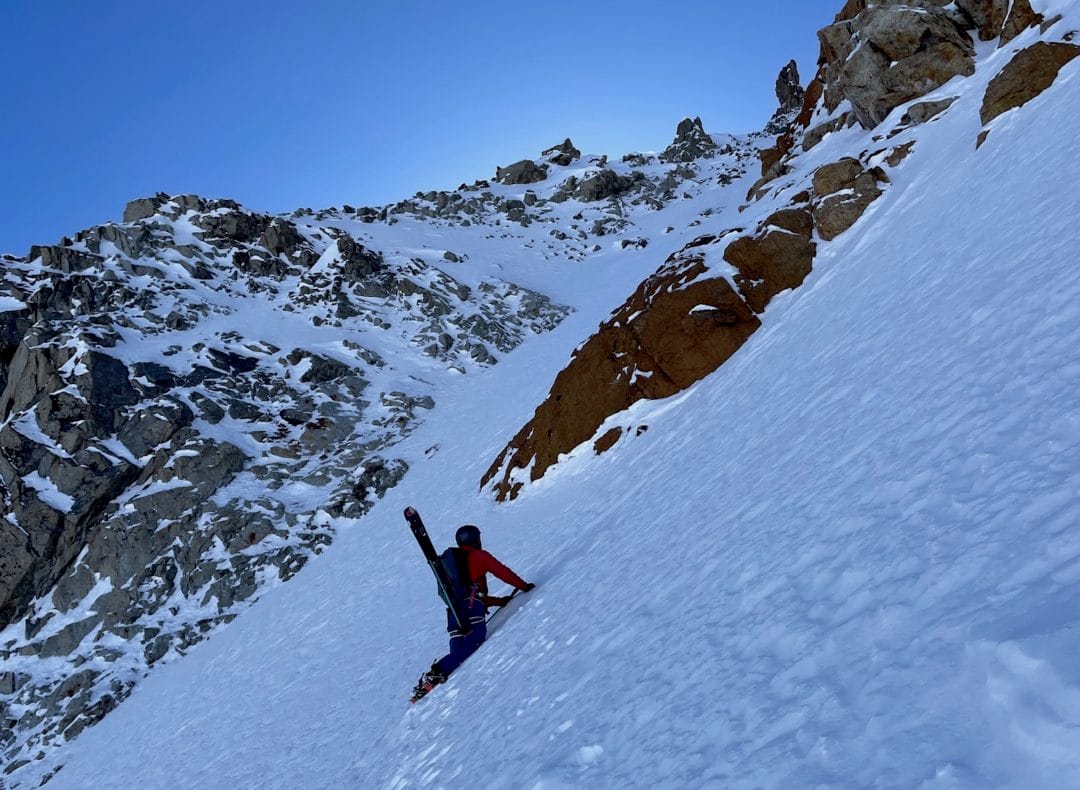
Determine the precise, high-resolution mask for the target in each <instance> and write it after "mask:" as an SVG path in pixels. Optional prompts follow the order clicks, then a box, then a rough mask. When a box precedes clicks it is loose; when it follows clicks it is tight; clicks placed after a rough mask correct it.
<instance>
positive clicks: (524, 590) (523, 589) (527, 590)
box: [521, 582, 536, 592]
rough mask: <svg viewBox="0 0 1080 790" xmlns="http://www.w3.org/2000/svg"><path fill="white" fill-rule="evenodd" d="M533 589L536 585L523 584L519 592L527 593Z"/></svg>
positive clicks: (530, 583)
mask: <svg viewBox="0 0 1080 790" xmlns="http://www.w3.org/2000/svg"><path fill="white" fill-rule="evenodd" d="M535 588H536V585H535V584H533V583H532V582H525V586H524V587H522V588H521V591H522V592H529V591H530V590H533V589H535Z"/></svg>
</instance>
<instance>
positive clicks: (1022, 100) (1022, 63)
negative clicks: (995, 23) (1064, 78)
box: [979, 41, 1080, 124]
mask: <svg viewBox="0 0 1080 790" xmlns="http://www.w3.org/2000/svg"><path fill="white" fill-rule="evenodd" d="M1078 55H1080V46H1077V45H1076V44H1067V43H1065V42H1054V43H1048V42H1045V41H1040V42H1038V43H1036V44H1033V45H1032V46H1030V47H1028V48H1027V49H1023V50H1020V52H1018V53H1016V55H1014V56H1013V59H1012V60H1010V61H1009V63H1008V64H1007V65H1006V66H1005V68H1003V69H1002V70H1001V72H1000V73H998V75H997V76H996V77H994V79H992V80H991V81H990V84H989V85H988V86H987V88H986V94H985V96H984V97H983V104H982V109H981V110H980V112H979V117H980V118H981V120H982V122H983V123H984V124H988V123H990V121H992V120H994V119H995V118H997V117H998V116H999V115H1001V114H1002V113H1004V112H1007V111H1008V110H1011V109H1013V108H1014V107H1021V106H1023V105H1024V104H1027V103H1028V102H1029V101H1031V100H1032V99H1034V98H1035V97H1036V96H1038V95H1039V94H1041V93H1042V92H1043V91H1045V90H1046V89H1047V88H1049V87H1050V86H1051V85H1052V84H1053V83H1054V80H1055V79H1057V75H1058V72H1059V71H1061V68H1062V67H1063V66H1064V65H1065V64H1066V63H1068V62H1070V61H1071V60H1072V59H1073V58H1075V57H1077V56H1078Z"/></svg>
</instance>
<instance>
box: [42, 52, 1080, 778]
mask: <svg viewBox="0 0 1080 790" xmlns="http://www.w3.org/2000/svg"><path fill="white" fill-rule="evenodd" d="M1001 57H1005V56H1004V55H1002V56H1001ZM997 61H1000V62H997ZM995 62H997V65H998V66H1000V65H1001V64H1002V63H1003V62H1004V61H1003V60H1000V58H999V56H996V55H991V56H989V57H988V59H986V60H984V62H983V63H981V64H980V72H979V73H978V74H977V75H976V77H974V78H972V79H971V80H968V81H966V82H964V83H963V84H962V87H961V89H960V92H961V97H960V100H959V101H958V102H957V103H956V104H955V105H954V106H953V107H952V108H951V109H950V110H949V111H948V113H947V114H946V115H945V116H943V117H942V118H941V119H940V120H939V121H937V122H934V123H932V124H929V125H927V126H926V127H925V128H923V129H921V130H920V132H919V134H920V137H919V145H918V146H917V148H916V150H915V152H914V153H913V154H912V156H911V157H910V159H909V160H908V161H907V162H906V163H905V164H904V167H903V168H902V169H900V170H898V171H896V173H895V177H894V179H893V181H894V183H893V185H892V186H891V187H890V188H889V189H888V191H887V192H886V193H885V194H884V195H883V196H882V197H881V198H880V199H879V200H878V201H877V202H876V203H875V204H874V205H873V206H872V207H871V208H870V210H869V211H868V213H867V215H866V216H865V217H864V218H863V220H862V221H861V222H860V223H859V224H858V225H856V226H855V228H854V229H852V230H851V231H850V232H848V233H846V234H845V235H843V236H841V237H840V238H839V239H837V240H836V241H835V242H834V243H832V244H831V245H828V246H827V247H823V248H822V250H821V252H820V253H819V256H818V258H817V260H816V261H815V271H814V273H813V274H812V275H811V277H810V278H809V280H808V281H807V283H806V285H804V286H803V287H802V288H801V289H799V290H798V291H796V292H793V293H789V294H785V295H783V296H782V297H780V298H779V299H777V300H776V301H775V302H774V303H773V304H772V305H771V306H770V308H769V314H768V320H767V321H766V322H765V325H764V326H763V327H762V329H761V330H760V331H759V332H758V333H757V334H755V335H754V337H753V338H751V340H750V341H749V343H748V344H747V346H746V347H745V348H744V349H742V350H741V351H740V352H739V353H738V354H736V356H735V357H733V358H732V359H731V360H730V361H729V362H728V363H727V364H725V365H724V366H723V367H722V368H721V369H720V370H719V371H718V372H717V373H715V374H714V375H712V376H710V377H709V378H707V379H705V380H704V381H702V382H700V383H699V384H698V385H696V386H695V387H693V388H692V389H690V390H688V391H687V392H685V393H683V394H682V395H680V396H677V397H675V398H673V399H670V400H667V401H662V402H652V403H645V402H642V403H639V404H637V405H636V406H635V407H634V408H633V409H632V410H631V412H630V413H628V414H625V415H622V416H621V417H619V418H617V419H620V420H623V421H625V423H626V424H634V425H640V424H647V425H648V426H649V430H648V431H647V432H645V433H644V434H642V435H640V436H637V437H635V438H634V439H633V440H632V441H623V442H621V443H620V444H619V445H617V446H616V447H615V448H614V449H613V450H611V451H610V452H609V453H607V454H605V455H603V456H600V457H593V456H592V454H591V451H590V450H589V449H588V448H587V447H584V448H581V449H579V451H578V452H577V453H575V457H573V458H570V459H567V460H566V461H565V462H563V463H561V464H560V465H559V466H558V467H557V468H555V469H553V470H552V471H550V472H549V473H548V475H547V476H546V477H545V478H544V479H543V480H542V481H540V482H539V483H538V484H537V485H536V486H534V487H532V488H530V489H527V490H526V491H525V493H524V494H523V495H522V496H521V497H520V498H519V499H518V500H517V501H516V502H514V503H513V504H511V505H501V506H495V505H494V504H493V502H491V500H490V498H489V497H487V496H480V495H479V494H477V493H476V486H477V482H478V480H479V477H480V475H481V473H482V472H483V470H484V469H485V468H486V466H487V464H489V463H490V460H491V458H492V457H493V455H494V454H495V453H496V452H497V451H498V450H499V449H500V448H501V447H502V445H503V443H504V442H505V440H506V438H507V435H508V434H509V433H511V432H512V431H514V430H516V428H517V427H518V426H519V425H520V424H522V422H523V421H524V420H525V419H527V418H528V416H529V414H530V413H531V411H532V409H533V407H534V406H535V404H536V403H537V402H539V400H540V399H541V398H542V397H543V395H544V393H545V392H546V390H547V387H548V386H549V384H550V381H551V379H552V377H553V376H554V374H555V373H556V372H557V371H558V370H559V369H560V368H561V367H562V366H563V365H564V364H565V361H566V358H567V355H568V353H569V350H570V349H571V348H572V347H573V346H574V345H575V344H576V343H577V342H579V341H580V339H581V338H583V337H584V336H585V335H586V334H587V333H588V332H589V331H591V328H592V327H593V326H594V325H595V323H596V321H597V320H599V319H600V318H602V317H604V315H606V312H607V310H608V309H610V307H612V306H613V304H614V301H604V300H609V299H610V297H611V296H612V293H613V292H614V291H617V290H619V289H618V288H617V287H616V286H617V285H621V283H618V282H617V280H618V277H619V275H618V273H617V271H616V270H615V269H612V270H609V272H608V274H609V276H610V278H611V279H610V280H609V281H608V284H607V287H605V288H603V289H601V290H600V293H599V294H590V293H588V292H582V291H575V293H576V295H577V302H576V303H575V304H574V306H575V307H576V308H577V309H578V312H577V313H575V314H574V315H573V316H571V317H570V318H569V319H567V320H566V321H565V322H564V323H563V324H562V325H561V326H560V327H559V328H558V329H556V330H555V331H553V332H551V333H549V334H547V335H544V336H540V337H534V338H530V339H529V340H527V341H526V343H525V344H524V345H523V347H522V348H521V350H519V351H518V352H515V353H514V354H512V355H510V356H509V357H508V358H507V359H506V360H505V361H504V362H502V363H500V365H498V366H496V367H495V368H492V369H490V370H488V371H484V372H482V373H480V374H478V375H475V376H469V377H467V378H462V379H461V380H460V382H458V383H456V384H455V385H454V387H453V388H452V389H449V390H447V391H445V392H444V395H443V397H442V399H441V401H440V404H439V406H438V408H437V411H436V413H434V414H433V415H432V417H431V419H430V420H429V421H428V422H427V423H425V424H424V425H423V426H422V427H421V428H419V429H418V430H417V431H416V432H415V433H414V434H412V435H411V436H410V437H409V438H408V439H406V440H405V443H404V446H403V449H402V452H403V453H405V454H406V455H405V457H408V458H409V462H410V464H411V465H412V471H410V473H409V475H408V476H407V477H406V478H405V480H404V481H403V483H402V484H401V485H400V486H398V487H397V488H395V489H393V490H392V491H391V492H390V493H389V494H388V496H387V497H386V499H385V500H383V501H382V502H380V503H379V504H378V505H376V507H375V508H374V509H373V510H372V511H371V512H370V514H369V515H368V516H367V517H366V518H365V519H363V521H357V522H354V523H342V524H340V525H339V528H338V535H339V537H338V539H337V542H336V543H335V546H334V548H333V550H332V551H329V552H327V553H325V554H324V555H323V556H321V557H319V558H316V559H314V560H313V561H312V562H311V564H310V566H309V569H308V570H307V571H305V572H304V573H303V574H300V576H298V577H297V579H295V580H294V581H293V582H292V583H290V584H289V585H288V586H286V587H279V588H276V589H274V590H271V591H270V592H268V593H267V594H266V595H265V596H264V597H263V598H262V599H261V600H260V601H259V603H257V604H256V605H255V606H253V607H252V608H251V609H250V610H249V611H248V612H247V613H246V614H245V615H244V616H243V617H241V618H239V619H238V620H237V621H236V622H235V623H234V624H233V625H232V626H231V627H230V628H228V629H226V630H225V631H224V632H222V633H221V634H219V635H217V636H216V637H215V638H214V639H213V640H211V641H209V642H207V643H205V644H202V645H200V646H198V648H197V649H195V650H193V651H192V653H191V654H190V655H189V656H188V657H187V658H185V660H183V661H181V662H177V663H174V664H171V665H169V666H167V667H164V668H163V669H161V670H160V671H158V672H156V673H155V674H153V675H152V676H151V677H150V678H148V679H147V680H146V681H145V682H144V683H143V684H142V685H141V686H140V687H139V688H138V689H137V690H136V692H135V693H134V694H133V695H132V697H131V698H130V699H129V700H128V701H127V702H125V703H124V705H122V706H121V707H120V708H119V709H118V710H117V711H115V712H114V713H113V714H111V715H110V716H109V717H108V718H107V719H106V720H105V721H104V722H103V723H102V724H100V725H98V726H97V727H94V728H92V729H90V730H88V731H86V732H85V733H84V734H83V735H82V736H81V737H80V738H79V739H78V740H77V741H75V742H74V743H73V744H71V745H70V746H69V747H68V748H67V749H66V750H65V752H66V753H65V754H64V755H63V763H64V767H63V769H62V770H61V771H60V773H59V774H57V775H56V777H55V778H54V779H53V780H52V782H51V783H50V784H51V786H55V787H64V788H67V787H96V788H107V787H140V788H164V787H172V786H175V785H177V784H180V785H184V786H193V787H230V788H240V787H260V788H286V787H290V788H291V787H298V786H301V787H391V788H406V787H474V786H483V787H496V788H499V787H515V788H516V787H528V788H561V787H581V786H588V787H625V786H633V787H655V786H659V787H810V786H822V785H828V786H851V787H867V786H890V787H891V786H901V787H926V788H949V787H965V788H967V787H970V788H975V787H979V788H982V787H1018V788H1019V787H1078V786H1080V669H1078V666H1077V663H1076V655H1077V653H1078V650H1080V628H1078V625H1077V605H1078V603H1080V534H1078V533H1077V529H1076V525H1077V521H1078V516H1080V409H1078V407H1080V396H1078V394H1077V383H1078V381H1080V361H1078V358H1077V352H1076V349H1077V347H1078V341H1080V307H1078V305H1080V272H1078V270H1077V267H1076V257H1077V254H1076V250H1077V241H1078V234H1077V230H1076V225H1075V218H1076V216H1077V214H1078V208H1080V206H1078V203H1080V201H1078V199H1077V194H1076V192H1075V189H1074V185H1075V184H1076V183H1077V182H1078V181H1080V140H1078V139H1077V137H1076V134H1075V129H1076V128H1077V125H1078V123H1080V62H1077V61H1074V62H1073V63H1071V64H1070V65H1068V66H1067V67H1065V69H1064V70H1063V71H1062V73H1061V75H1060V76H1059V78H1058V81H1057V82H1056V83H1055V85H1054V87H1053V88H1052V89H1051V90H1049V91H1047V92H1046V93H1044V94H1043V95H1042V96H1040V97H1039V98H1038V99H1036V100H1035V101H1033V102H1031V103H1030V104H1029V105H1027V106H1025V107H1024V108H1023V109H1022V110H1021V111H1019V112H1012V113H1009V114H1008V115H1005V116H1003V117H1002V118H1000V119H998V120H997V121H996V122H995V123H994V126H993V132H992V134H991V135H990V138H989V140H988V142H987V143H986V144H985V145H984V146H983V147H982V148H981V149H979V150H978V151H976V150H975V145H974V141H975V137H976V135H977V133H978V131H979V128H980V127H979V124H978V106H979V102H980V100H981V96H982V87H983V86H984V85H985V83H986V81H987V80H988V79H989V77H990V76H992V74H993V70H994V64H995ZM951 87H952V88H954V89H955V87H956V86H951ZM954 92H957V91H955V90H954ZM897 112H898V113H899V112H902V109H901V110H898V111H897ZM868 137H869V135H868V134H867V133H864V132H862V131H859V130H848V131H845V132H842V133H839V134H835V135H831V136H830V137H829V138H828V139H827V140H826V141H825V142H824V143H823V144H822V145H821V146H819V148H818V149H815V150H814V151H813V152H812V153H813V156H811V157H807V158H806V161H805V162H804V165H803V166H805V167H812V166H815V164H820V163H821V162H824V161H830V160H834V159H835V158H837V157H838V156H840V155H843V154H844V153H846V152H848V151H851V150H859V148H858V146H860V145H864V147H868V145H869V142H870V141H869V139H868ZM863 138H867V139H863ZM631 274H635V275H636V274H637V273H631V272H626V273H625V276H626V280H627V283H626V285H627V288H626V289H625V290H624V291H623V293H625V292H626V290H629V287H632V285H633V284H634V282H636V281H634V280H633V277H632V276H631ZM537 276H538V277H539V276H540V275H539V274H538V275H537ZM525 284H527V285H531V286H535V285H537V284H536V283H525ZM552 285H553V287H552V289H550V290H551V291H552V292H553V293H556V295H557V296H561V295H562V294H561V293H558V291H559V290H562V291H565V292H568V289H557V288H556V287H555V286H556V285H557V284H554V283H553V284H552ZM617 298H618V297H616V299H617ZM436 444H437V445H438V446H439V450H438V452H436V453H434V454H433V455H432V456H431V457H430V458H427V459H425V452H424V451H425V450H426V449H428V448H430V447H432V446H434V445H436ZM405 504H413V505H415V506H416V507H418V509H419V510H420V511H421V513H422V514H423V515H424V516H425V517H426V521H427V522H428V526H429V529H430V530H431V531H432V532H433V534H434V535H435V537H436V541H437V542H439V543H446V542H447V541H448V540H449V539H450V536H451V535H452V530H453V529H454V528H455V527H456V526H457V525H458V524H460V523H462V522H464V521H470V522H473V523H477V524H479V525H480V526H481V527H482V528H483V529H484V536H485V545H487V546H488V547H490V548H491V549H492V550H493V551H494V552H495V553H496V554H497V555H498V556H499V557H500V558H502V559H503V560H504V561H506V562H507V563H508V564H509V565H511V566H512V567H514V568H515V569H516V570H518V571H519V572H520V573H521V574H522V575H523V576H525V578H527V579H529V580H531V581H535V582H537V583H538V585H539V588H538V589H537V590H536V591H535V592H533V593H531V594H530V599H529V600H527V601H526V604H525V605H524V606H522V607H521V608H520V609H519V610H518V611H517V612H515V613H514V615H513V617H512V618H510V619H508V621H507V622H506V624H505V625H504V627H502V628H501V629H500V630H499V631H498V633H497V634H495V635H494V636H493V637H492V639H491V640H490V641H489V642H488V643H487V644H486V645H485V646H484V647H483V648H482V649H481V651H480V652H479V653H478V654H477V655H476V656H475V657H474V658H472V659H471V660H470V661H469V662H468V663H467V664H466V665H465V666H464V667H463V668H462V669H461V670H460V672H459V673H458V674H456V675H455V676H454V677H453V678H452V680H451V682H450V683H449V684H448V685H447V686H445V687H442V688H439V689H437V690H436V692H435V693H434V694H432V695H431V697H429V698H428V699H425V700H424V701H423V702H421V703H420V704H418V705H417V706H415V707H410V706H408V705H407V704H406V702H405V700H406V697H407V694H408V690H409V687H410V686H411V685H412V683H413V682H414V681H415V678H416V676H417V675H418V674H419V672H420V671H421V670H422V669H424V668H425V667H426V666H427V664H428V663H429V662H430V660H431V659H432V658H434V657H436V656H437V655H439V654H440V652H441V651H442V649H443V648H444V640H443V635H442V634H441V633H440V620H441V618H442V613H441V611H440V608H439V605H438V602H437V599H436V597H435V595H434V594H433V589H432V586H433V585H432V582H431V579H430V578H429V574H428V572H427V570H426V568H425V567H424V566H423V564H422V562H421V558H420V554H419V551H418V550H417V549H416V547H415V545H414V544H413V542H412V539H411V537H410V536H409V534H408V531H407V530H406V528H405V524H404V521H403V519H402V518H401V509H402V507H403V506H404V505H405ZM54 764H55V761H53V760H52V759H50V760H45V761H42V764H39V765H36V766H34V770H37V771H44V770H48V769H50V768H51V767H52V766H53V765H54Z"/></svg>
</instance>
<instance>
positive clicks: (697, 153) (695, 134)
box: [660, 118, 719, 162]
mask: <svg viewBox="0 0 1080 790" xmlns="http://www.w3.org/2000/svg"><path fill="white" fill-rule="evenodd" d="M718 147H719V146H717V144H716V142H715V141H714V140H713V139H712V137H710V136H709V134H708V133H707V132H706V131H705V127H704V126H702V125H701V119H700V118H683V119H682V120H681V121H679V125H678V127H677V128H676V129H675V139H674V140H672V142H671V145H669V146H668V147H667V148H665V149H664V151H663V153H661V154H660V161H661V162H692V161H694V160H695V159H701V158H702V157H706V156H710V155H711V154H712V153H713V152H715V151H716V149H717V148H718Z"/></svg>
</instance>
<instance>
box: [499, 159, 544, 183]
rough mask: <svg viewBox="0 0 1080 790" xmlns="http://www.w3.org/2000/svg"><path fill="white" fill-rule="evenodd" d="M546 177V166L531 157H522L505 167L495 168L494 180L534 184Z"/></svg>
mask: <svg viewBox="0 0 1080 790" xmlns="http://www.w3.org/2000/svg"><path fill="white" fill-rule="evenodd" d="M546 178H547V168H546V167H545V166H543V165H538V164H536V162H534V161H533V160H531V159H522V160H521V161H520V162H514V164H512V165H507V166H506V167H498V168H496V169H495V180H496V181H498V182H499V183H500V184H508V185H510V184H535V183H537V182H539V181H543V180H544V179H546Z"/></svg>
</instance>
